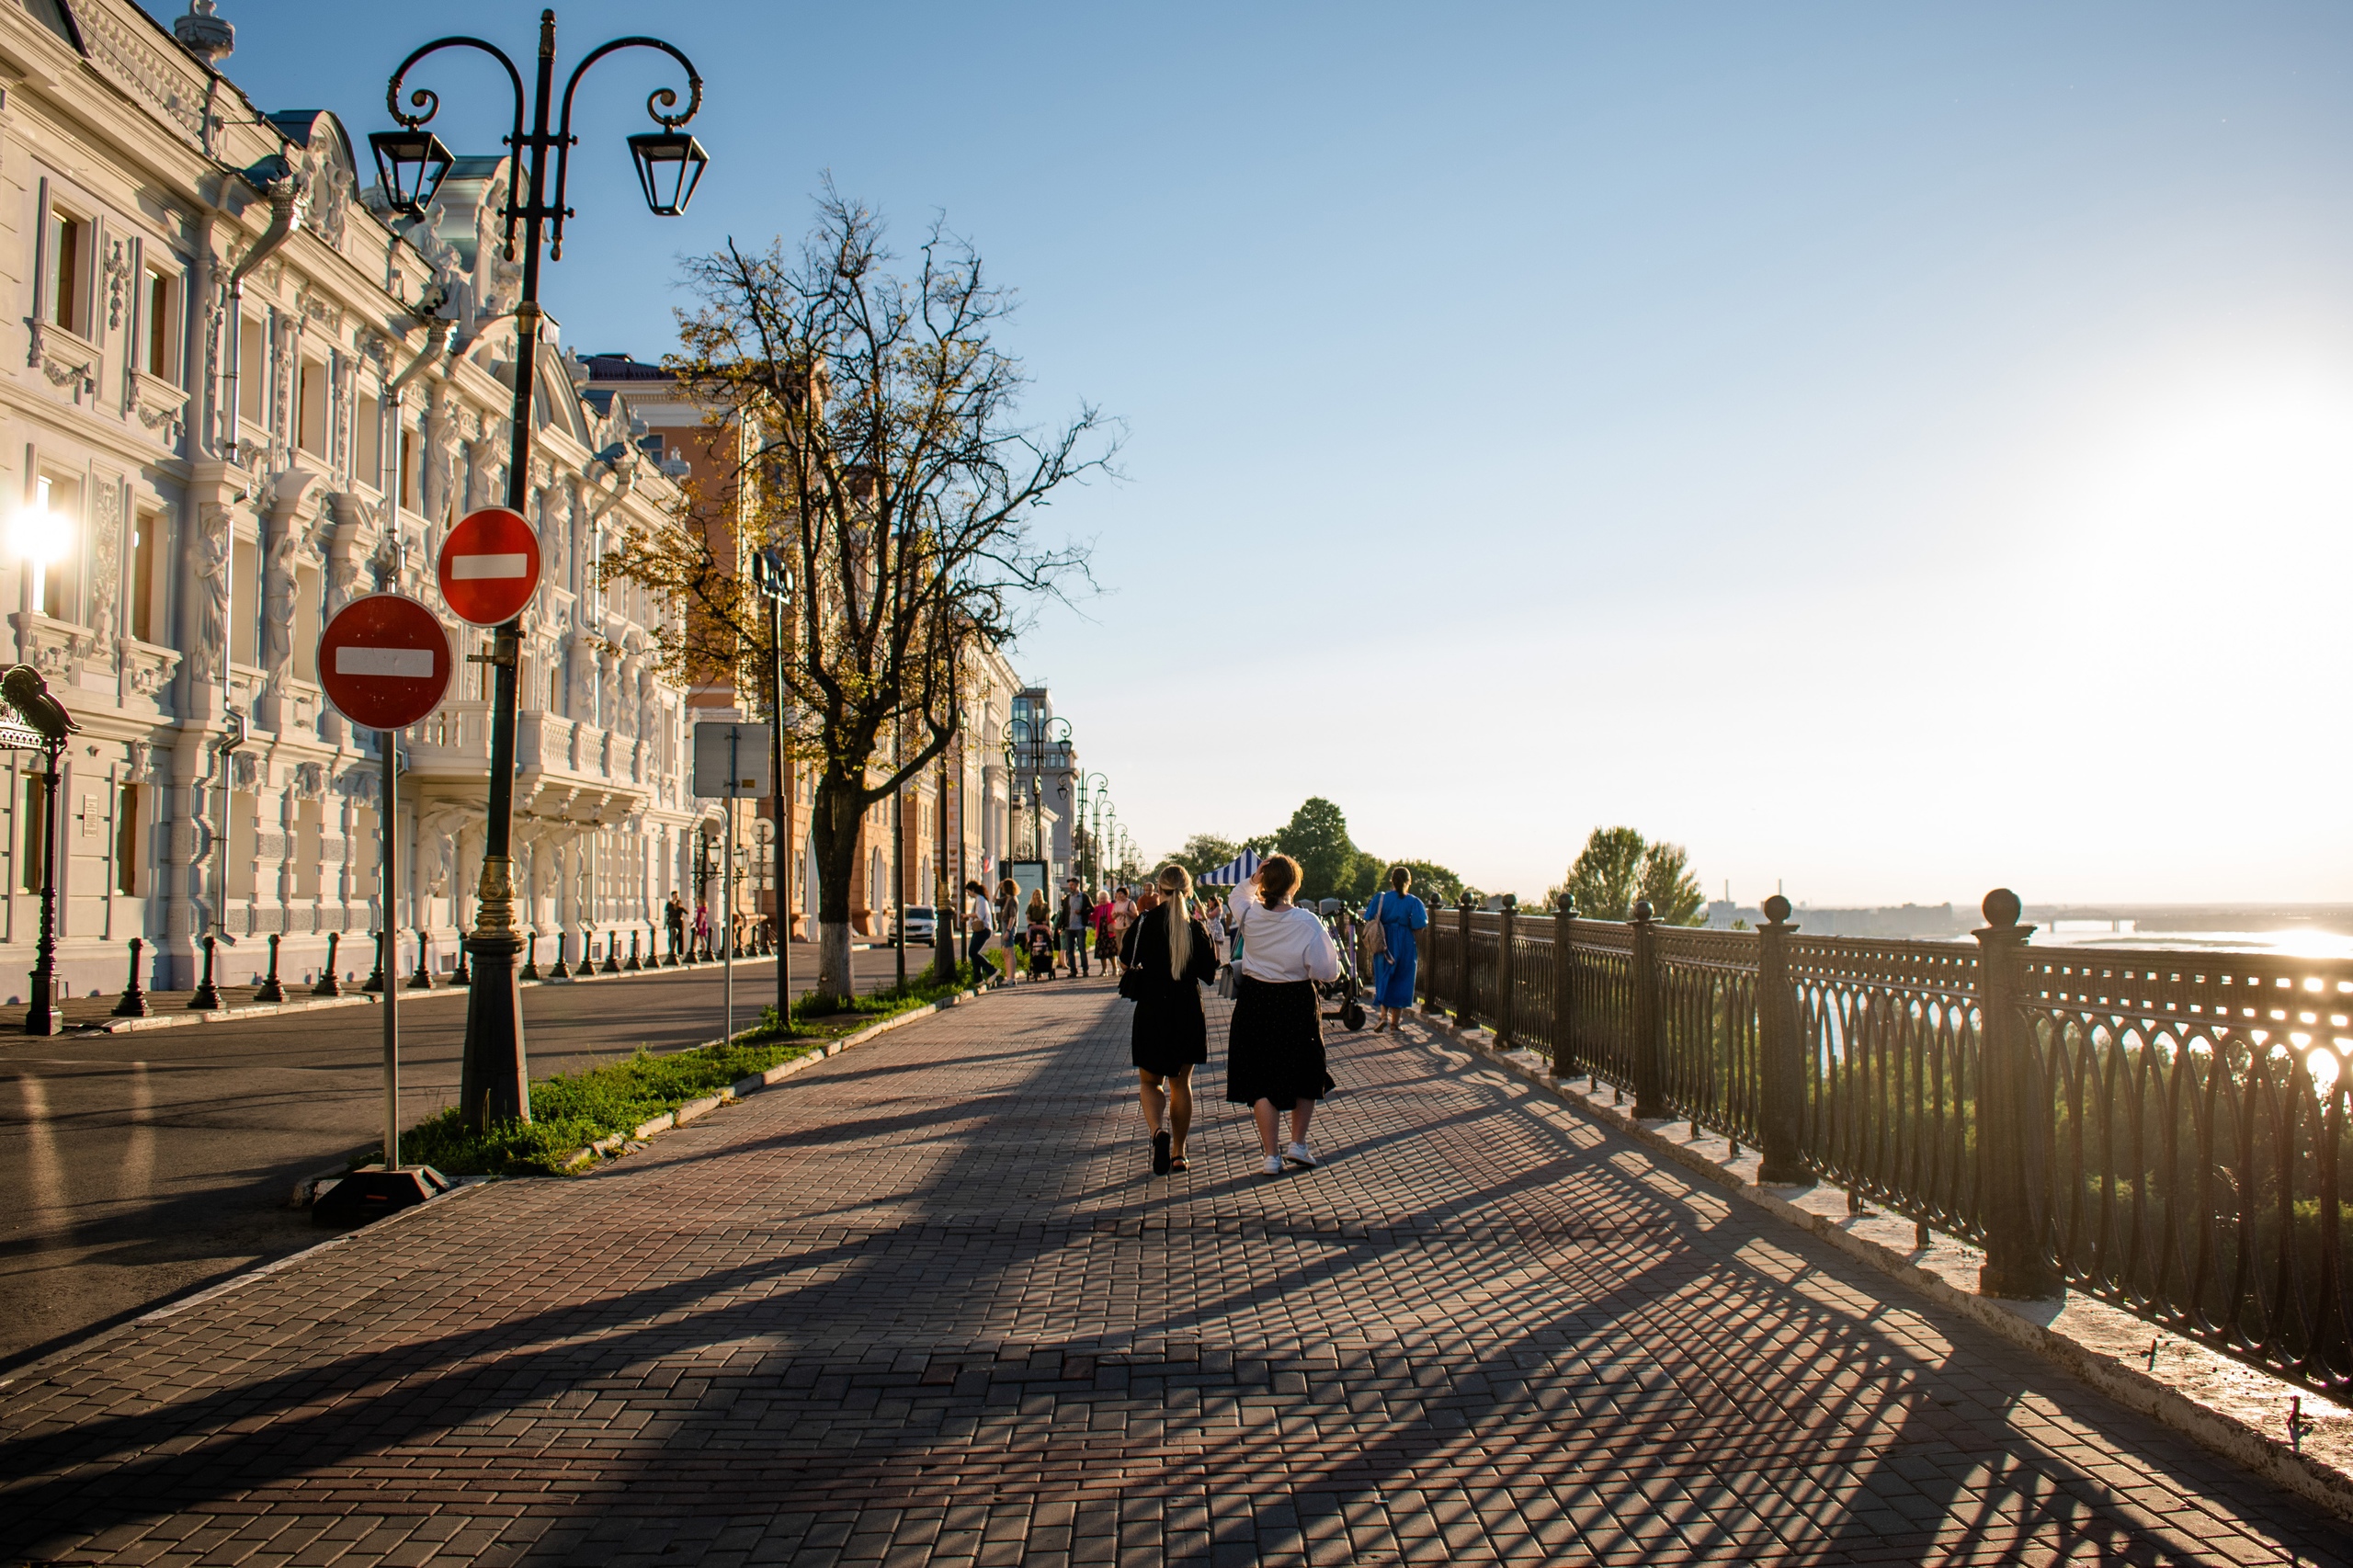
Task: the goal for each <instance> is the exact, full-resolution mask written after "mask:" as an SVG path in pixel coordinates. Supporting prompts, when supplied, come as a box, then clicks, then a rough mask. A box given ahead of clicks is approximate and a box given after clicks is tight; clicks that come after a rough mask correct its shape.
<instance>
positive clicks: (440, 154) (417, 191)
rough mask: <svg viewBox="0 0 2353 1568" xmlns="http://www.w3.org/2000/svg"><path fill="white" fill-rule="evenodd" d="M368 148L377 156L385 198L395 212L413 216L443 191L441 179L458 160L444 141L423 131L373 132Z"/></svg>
mask: <svg viewBox="0 0 2353 1568" xmlns="http://www.w3.org/2000/svg"><path fill="white" fill-rule="evenodd" d="M368 145H369V147H370V148H371V149H373V150H374V152H375V154H376V176H377V177H378V178H379V179H381V180H382V181H383V182H384V199H385V200H386V201H388V202H390V203H391V204H392V210H393V211H395V212H405V213H407V214H409V215H410V216H411V217H416V216H419V215H421V214H422V213H423V212H424V211H425V206H426V202H428V201H431V200H432V199H433V193H434V192H435V191H437V190H438V189H440V188H441V176H444V175H446V174H448V173H449V165H452V164H454V163H456V162H457V161H458V160H457V159H456V158H455V157H454V156H452V155H451V153H450V152H449V148H448V147H446V146H444V145H442V142H441V138H439V137H438V136H436V135H434V134H433V132H431V131H426V130H423V129H421V128H420V129H414V130H405V131H374V132H371V133H370V134H369V138H368Z"/></svg>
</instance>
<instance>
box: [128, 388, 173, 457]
mask: <svg viewBox="0 0 2353 1568" xmlns="http://www.w3.org/2000/svg"><path fill="white" fill-rule="evenodd" d="M126 412H129V413H132V414H136V415H138V416H139V423H141V424H142V425H144V426H147V428H148V429H150V430H153V432H155V435H156V438H157V439H159V440H161V441H162V442H163V443H164V444H165V446H169V447H176V446H177V445H179V440H180V437H181V435H182V434H183V433H184V432H185V431H186V430H187V428H188V389H187V388H185V387H181V386H176V385H174V384H173V383H172V382H170V381H165V379H164V378H163V377H161V376H151V375H149V374H148V373H147V372H146V371H144V370H133V371H131V396H130V398H129V399H128V402H127V405H126Z"/></svg>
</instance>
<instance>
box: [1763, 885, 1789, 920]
mask: <svg viewBox="0 0 2353 1568" xmlns="http://www.w3.org/2000/svg"><path fill="white" fill-rule="evenodd" d="M1789 917H1790V901H1789V900H1788V899H1786V898H1783V897H1782V896H1781V895H1780V894H1779V893H1775V894H1774V895H1773V896H1772V897H1770V898H1768V899H1767V900H1766V901H1765V918H1766V919H1768V920H1770V921H1771V922H1772V923H1773V924H1774V925H1776V926H1779V924H1780V923H1781V922H1782V921H1784V920H1787V919H1788V918H1789Z"/></svg>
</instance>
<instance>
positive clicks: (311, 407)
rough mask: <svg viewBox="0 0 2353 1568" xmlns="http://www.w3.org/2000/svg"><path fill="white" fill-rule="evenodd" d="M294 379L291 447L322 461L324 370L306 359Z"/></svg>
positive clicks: (325, 433) (325, 432) (317, 362)
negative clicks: (292, 437)
mask: <svg viewBox="0 0 2353 1568" xmlns="http://www.w3.org/2000/svg"><path fill="white" fill-rule="evenodd" d="M295 376H296V386H295V389H294V444H295V445H296V446H298V447H300V448H301V449H303V450H304V451H306V452H308V453H310V454H311V455H312V456H313V457H315V458H323V457H324V456H326V455H327V368H326V367H325V366H324V365H322V364H321V363H319V361H317V360H316V359H305V360H303V361H302V363H301V369H299V370H298V371H296V372H295Z"/></svg>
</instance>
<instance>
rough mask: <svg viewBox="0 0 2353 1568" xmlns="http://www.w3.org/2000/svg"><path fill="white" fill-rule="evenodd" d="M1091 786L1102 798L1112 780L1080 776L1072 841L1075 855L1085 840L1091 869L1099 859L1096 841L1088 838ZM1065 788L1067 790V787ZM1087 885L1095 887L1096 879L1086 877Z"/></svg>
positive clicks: (1085, 774) (1075, 867)
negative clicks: (1080, 843) (1076, 816)
mask: <svg viewBox="0 0 2353 1568" xmlns="http://www.w3.org/2000/svg"><path fill="white" fill-rule="evenodd" d="M1090 785H1091V786H1093V787H1094V792H1095V794H1096V795H1097V797H1100V796H1101V795H1102V794H1104V793H1106V792H1108V790H1110V788H1111V780H1110V779H1109V778H1106V777H1104V775H1102V774H1100V773H1082V774H1080V775H1079V776H1078V819H1077V821H1076V823H1075V824H1074V825H1073V827H1072V830H1071V839H1072V843H1073V846H1074V853H1075V846H1076V845H1077V844H1078V843H1079V842H1080V841H1081V840H1082V839H1084V841H1085V844H1086V860H1087V865H1088V866H1089V867H1090V868H1091V867H1093V866H1094V864H1095V862H1096V860H1097V858H1098V857H1097V854H1096V849H1095V841H1094V840H1093V839H1092V838H1091V837H1086V802H1087V798H1088V787H1089V786H1090ZM1064 788H1065V790H1067V788H1068V787H1067V785H1065V787H1064ZM1071 869H1072V870H1074V871H1077V870H1078V869H1079V868H1078V867H1077V866H1075V865H1074V866H1073V867H1072V868H1071ZM1086 884H1087V886H1089V887H1092V886H1094V885H1095V879H1094V877H1093V876H1091V875H1089V876H1086Z"/></svg>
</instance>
